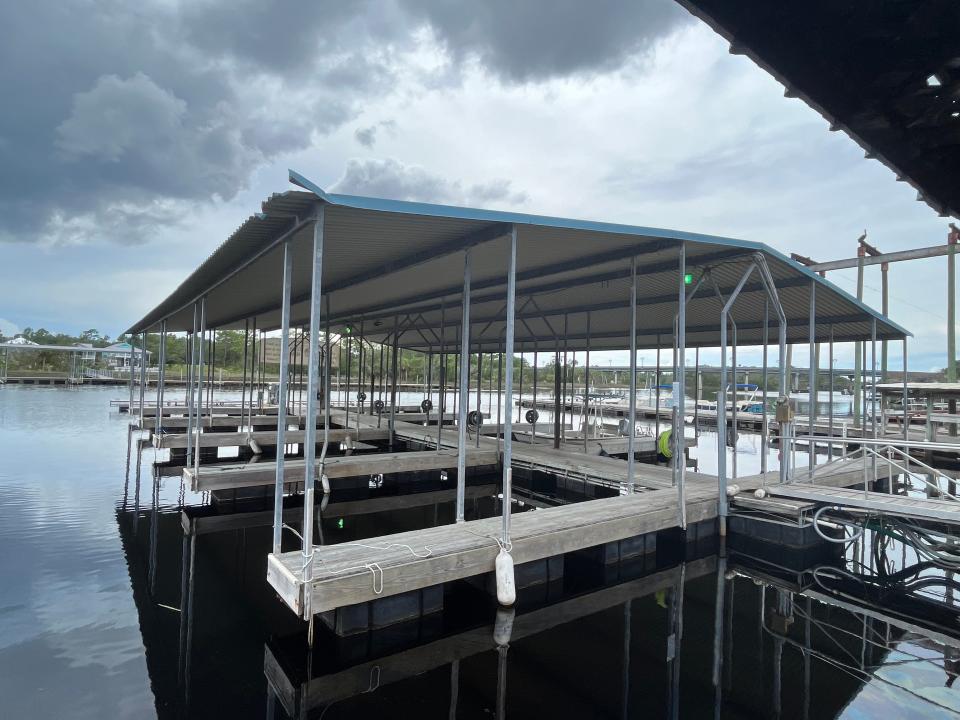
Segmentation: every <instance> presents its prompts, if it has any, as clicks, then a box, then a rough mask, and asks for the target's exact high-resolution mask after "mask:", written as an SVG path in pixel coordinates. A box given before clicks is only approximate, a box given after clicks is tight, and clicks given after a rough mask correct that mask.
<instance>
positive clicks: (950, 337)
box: [884, 227, 960, 436]
mask: <svg viewBox="0 0 960 720" xmlns="http://www.w3.org/2000/svg"><path fill="white" fill-rule="evenodd" d="M958 242H960V232H958V231H957V230H954V229H952V227H951V231H950V234H949V235H948V236H947V244H948V245H949V246H950V254H949V255H947V382H949V383H955V382H956V381H957V270H956V268H957V265H956V263H957V256H956V249H957V243H958ZM884 314H886V313H884ZM904 410H906V406H904ZM947 411H948V412H949V413H950V414H951V415H956V413H957V399H956V398H955V397H951V398H950V399H949V400H948V401H947ZM949 428H950V429H949V433H950V435H952V436H955V435H956V434H957V425H956V423H950V426H949Z"/></svg>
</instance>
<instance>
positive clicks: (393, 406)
mask: <svg viewBox="0 0 960 720" xmlns="http://www.w3.org/2000/svg"><path fill="white" fill-rule="evenodd" d="M399 362H400V316H399V315H394V316H393V353H392V354H391V356H390V368H391V370H390V376H391V377H390V452H393V443H394V439H395V434H396V424H397V397H398V393H397V383H398V382H399V381H400V379H399V377H398V376H397V370H398V368H399Z"/></svg>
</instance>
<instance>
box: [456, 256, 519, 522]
mask: <svg viewBox="0 0 960 720" xmlns="http://www.w3.org/2000/svg"><path fill="white" fill-rule="evenodd" d="M470 270H471V268H470V248H467V249H466V250H464V252H463V313H462V319H461V321H460V392H459V396H460V407H459V408H458V415H457V430H458V434H457V510H456V520H457V522H463V498H464V493H465V492H466V476H467V405H468V404H469V402H468V397H469V394H470ZM507 372H508V378H509V370H508V371H507ZM508 382H509V381H508ZM508 390H509V389H508ZM508 407H509V404H508Z"/></svg>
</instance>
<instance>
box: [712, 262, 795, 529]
mask: <svg viewBox="0 0 960 720" xmlns="http://www.w3.org/2000/svg"><path fill="white" fill-rule="evenodd" d="M753 269H754V266H753V265H752V264H751V265H750V267H748V268H747V270H746V272H744V273H743V277H741V278H740V282H739V283H737V286H736V288H735V289H734V291H733V292H732V293H730V297H729V298H728V299H727V302H726V303H725V304H724V306H723V309H722V310H721V311H720V393H719V395H718V396H717V479H718V481H719V502H718V507H717V510H718V512H717V514H718V515H719V516H720V536H721V537H726V534H727V440H726V435H727V319H728V316H729V314H730V308H731V307H732V306H733V303H734V302H735V301H736V299H737V296H738V295H740V291H741V290H743V286H744V285H745V284H746V282H747V280H748V279H749V278H750V275H751V274H752V273H753ZM785 332H786V328H785V327H784V326H783V325H781V338H785V335H784V333H785ZM782 357H783V355H781V358H782ZM734 377H736V375H734ZM734 403H736V391H734ZM736 434H737V428H736V425H734V428H733V435H734V437H736ZM782 445H783V443H782V442H781V448H782ZM733 451H734V453H736V451H737V449H736V447H734V449H733ZM784 457H786V453H784Z"/></svg>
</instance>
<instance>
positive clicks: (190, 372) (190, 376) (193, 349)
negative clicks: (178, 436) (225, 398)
mask: <svg viewBox="0 0 960 720" xmlns="http://www.w3.org/2000/svg"><path fill="white" fill-rule="evenodd" d="M197 311H198V308H197V304H196V303H194V304H193V331H192V332H191V333H190V344H189V350H190V367H189V368H188V369H187V456H186V458H185V461H186V465H188V466H189V465H190V463H191V462H193V452H194V448H193V383H194V365H195V363H196V353H197ZM240 421H241V422H243V418H242V417H241V418H240Z"/></svg>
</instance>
